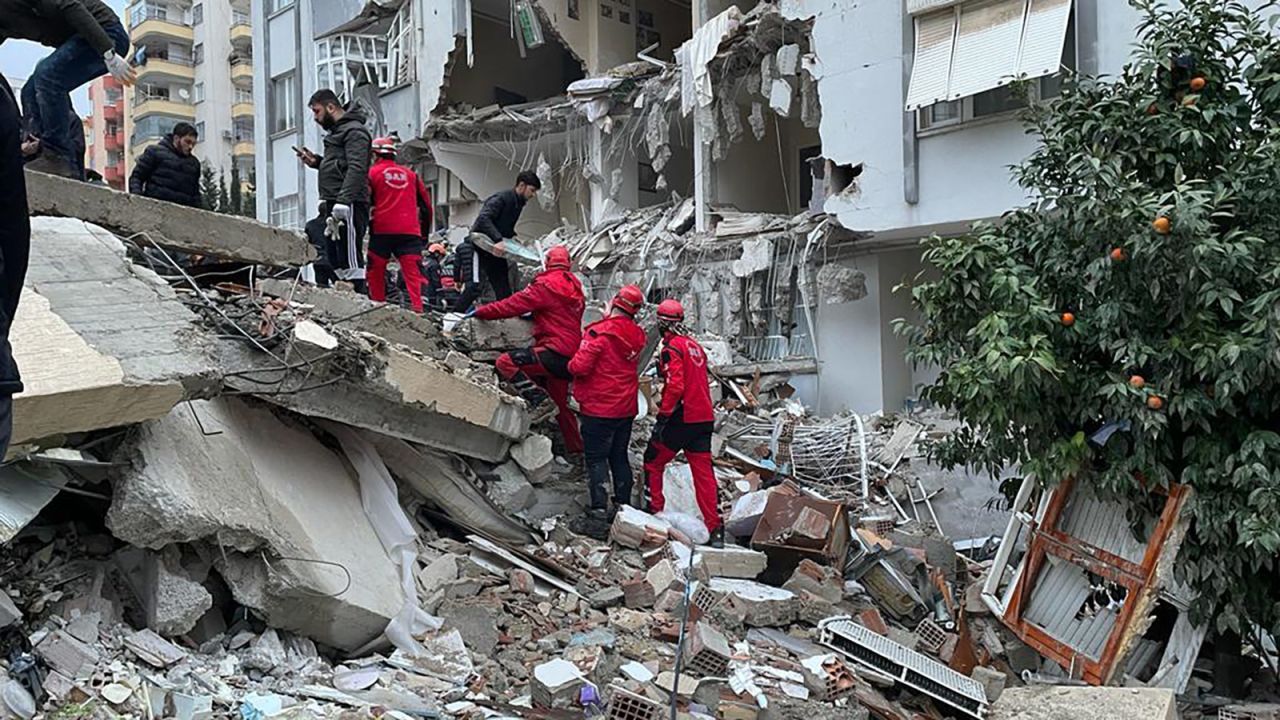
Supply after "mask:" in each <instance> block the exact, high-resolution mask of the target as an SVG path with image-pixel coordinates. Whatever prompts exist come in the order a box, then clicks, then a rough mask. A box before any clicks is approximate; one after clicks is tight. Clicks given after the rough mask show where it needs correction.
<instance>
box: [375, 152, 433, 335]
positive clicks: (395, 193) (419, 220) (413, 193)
mask: <svg viewBox="0 0 1280 720" xmlns="http://www.w3.org/2000/svg"><path fill="white" fill-rule="evenodd" d="M373 154H374V157H375V158H376V160H375V161H374V163H373V166H372V167H370V168H369V201H370V204H371V205H372V208H373V209H372V214H371V215H370V218H369V272H368V275H369V299H370V300H374V301H376V302H386V300H387V261H388V260H389V259H391V257H393V256H394V257H396V258H397V259H398V260H399V261H400V274H401V275H402V276H403V277H404V284H405V290H406V292H408V294H409V305H410V307H412V308H413V311H414V312H422V271H421V268H420V267H419V263H420V262H422V236H423V234H424V233H423V221H424V220H425V223H426V229H427V230H428V231H429V230H430V229H431V194H430V193H429V192H427V186H426V185H423V184H422V179H421V178H419V177H418V174H417V173H415V172H414V171H413V170H411V169H409V168H407V167H405V166H404V165H401V164H400V163H398V162H396V141H395V139H394V138H389V137H380V138H378V139H377V140H374V141H373ZM422 208H425V209H426V213H425V217H424V216H423V215H420V211H421V210H422Z"/></svg>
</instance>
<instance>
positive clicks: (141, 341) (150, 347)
mask: <svg viewBox="0 0 1280 720" xmlns="http://www.w3.org/2000/svg"><path fill="white" fill-rule="evenodd" d="M77 185H79V186H83V187H85V188H86V190H92V189H96V188H93V187H92V186H86V185H84V183H77ZM31 244H32V247H34V248H37V249H38V251H37V252H34V253H32V256H31V265H30V268H29V269H28V271H27V280H26V285H25V287H24V288H23V291H22V300H21V304H20V305H19V307H18V313H17V316H16V318H15V319H14V324H13V328H12V330H11V332H10V335H9V339H10V341H11V342H12V343H13V350H14V358H15V360H16V361H17V363H18V367H19V369H20V370H21V371H22V376H23V381H24V383H25V385H26V390H25V391H24V392H22V393H21V394H19V395H17V396H15V398H14V435H13V442H14V444H21V443H25V442H30V441H34V440H39V439H42V438H47V437H51V436H54V435H60V434H66V433H72V432H83V431H87V430H96V429H100V428H106V427H116V426H120V425H131V424H134V423H138V422H141V421H143V420H151V419H154V418H158V417H162V416H164V415H165V414H166V413H168V412H169V410H170V409H171V408H172V407H173V406H174V405H175V404H177V403H178V402H180V401H181V400H183V399H184V398H190V397H207V396H209V395H212V394H213V393H214V392H215V391H216V390H217V388H218V382H219V380H218V372H217V370H216V368H215V367H214V365H213V363H212V361H211V359H210V355H209V346H208V345H207V343H206V341H205V340H204V339H203V337H202V336H201V333H200V330H199V328H198V327H197V326H196V324H195V323H196V320H197V319H196V316H195V315H194V314H193V313H192V312H191V311H189V310H188V309H187V308H186V307H185V306H184V305H183V304H182V302H181V301H179V300H178V298H177V295H176V294H175V293H174V292H173V290H172V289H171V288H170V287H169V286H168V285H167V284H166V283H164V282H163V281H162V280H161V279H160V278H159V277H158V276H157V275H156V274H155V273H153V272H151V271H150V270H148V269H147V268H144V267H141V266H137V265H134V264H132V263H130V262H129V260H128V259H127V258H126V257H125V249H124V245H123V244H122V243H121V242H120V241H119V240H118V239H117V238H116V237H115V236H113V235H112V234H111V233H109V232H107V231H106V230H103V229H102V228H100V227H95V226H93V225H90V224H87V223H84V222H82V221H80V220H75V219H71V218H47V217H36V218H32V219H31Z"/></svg>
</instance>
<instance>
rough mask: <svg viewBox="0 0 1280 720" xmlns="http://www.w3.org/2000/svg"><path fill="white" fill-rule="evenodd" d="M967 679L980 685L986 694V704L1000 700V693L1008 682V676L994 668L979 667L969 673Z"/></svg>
mask: <svg viewBox="0 0 1280 720" xmlns="http://www.w3.org/2000/svg"><path fill="white" fill-rule="evenodd" d="M969 677H971V678H973V679H974V680H977V681H978V682H980V683H982V689H983V690H984V691H985V692H986V693H987V702H995V701H997V700H999V699H1000V695H1001V693H1003V692H1004V686H1005V683H1007V682H1008V681H1009V676H1007V675H1005V674H1004V673H1003V672H1000V671H999V670H997V669H995V668H989V667H984V666H982V665H979V666H977V667H975V668H974V669H973V672H971V673H969Z"/></svg>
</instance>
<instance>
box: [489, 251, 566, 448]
mask: <svg viewBox="0 0 1280 720" xmlns="http://www.w3.org/2000/svg"><path fill="white" fill-rule="evenodd" d="M544 262H545V265H546V269H545V270H543V271H542V272H541V273H539V274H538V276H537V277H535V278H534V279H533V282H531V283H529V285H528V287H526V288H524V289H523V290H521V291H520V292H518V293H516V294H515V295H512V296H511V297H509V298H506V299H505V300H498V301H497V302H492V303H489V304H487V305H481V306H480V307H478V308H476V309H475V311H474V314H475V317H476V318H477V319H479V320H502V319H504V318H513V317H519V316H521V315H525V314H530V313H531V314H532V315H533V345H532V346H530V347H527V348H523V349H520V350H512V351H510V352H505V353H503V354H501V355H499V356H498V359H497V360H496V361H495V362H494V366H495V367H496V368H497V370H498V374H499V375H501V376H502V378H503V379H504V380H506V381H507V382H509V383H511V384H512V385H513V386H515V388H516V390H517V391H518V392H519V393H520V396H521V397H523V398H524V399H525V401H526V402H528V403H529V405H530V407H531V408H534V409H536V408H538V407H539V406H540V405H542V404H543V403H544V402H545V401H546V399H547V396H550V398H551V401H552V402H553V403H555V407H556V410H557V412H556V422H557V423H558V424H559V425H560V432H561V434H562V435H563V436H564V446H565V450H566V451H567V452H568V453H571V454H577V453H581V452H582V450H583V448H582V435H581V434H580V433H579V431H578V419H577V418H575V417H574V416H573V411H572V410H571V409H570V408H569V381H570V380H572V378H573V376H572V375H570V374H569V360H570V358H572V357H574V353H576V352H578V346H579V345H580V344H581V342H582V312H583V310H585V309H586V296H585V295H583V292H582V283H581V282H580V281H579V280H578V278H577V277H576V276H575V275H574V274H573V273H572V272H570V270H569V268H570V261H569V251H568V250H566V249H565V247H564V246H563V245H556V246H555V247H552V248H551V249H549V250H547V255H546V258H545V261H544Z"/></svg>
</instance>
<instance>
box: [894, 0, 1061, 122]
mask: <svg viewBox="0 0 1280 720" xmlns="http://www.w3.org/2000/svg"><path fill="white" fill-rule="evenodd" d="M1053 1H1056V0H967V1H966V2H956V3H955V4H953V5H950V6H949V7H946V8H945V9H941V10H936V9H934V7H936V4H933V5H931V4H929V3H923V5H924V6H925V7H927V8H928V10H925V11H921V12H917V13H914V14H909V15H908V18H907V21H908V22H910V23H911V27H910V30H911V34H912V38H913V40H912V43H913V52H912V56H913V66H912V68H911V75H910V80H909V81H908V87H907V96H906V110H907V111H908V112H910V111H916V112H917V117H919V116H920V114H919V111H920V110H926V109H928V108H929V107H930V106H932V105H934V104H937V103H942V102H956V101H961V100H965V101H969V100H971V98H973V97H974V96H975V95H980V94H983V93H985V92H990V91H993V90H996V89H998V88H1001V87H1004V86H1006V85H1008V84H1010V83H1012V82H1013V81H1014V80H1015V79H1039V78H1043V77H1045V76H1052V75H1053V74H1054V72H1055V70H1054V69H1050V68H1047V67H1044V66H1040V67H1033V68H1028V67H1026V65H1027V53H1028V52H1031V53H1034V52H1035V51H1036V50H1037V49H1041V46H1042V45H1043V44H1044V43H1045V42H1058V43H1060V44H1059V45H1058V58H1059V61H1060V62H1059V67H1061V65H1062V63H1061V59H1062V56H1063V54H1064V52H1066V50H1067V48H1068V47H1070V48H1071V49H1072V52H1071V56H1072V57H1073V58H1074V56H1075V52H1074V33H1073V29H1074V22H1073V21H1074V19H1075V6H1074V3H1073V2H1072V1H1071V0H1066V3H1067V7H1066V10H1067V19H1066V25H1065V27H1064V28H1063V31H1062V33H1061V35H1059V34H1058V33H1056V32H1054V33H1051V34H1049V35H1047V36H1046V35H1045V32H1044V31H1045V27H1043V26H1042V25H1043V24H1044V23H1046V22H1048V21H1056V18H1054V17H1047V16H1044V15H1041V16H1037V15H1036V8H1037V6H1038V5H1039V4H1044V3H1047V2H1053ZM1002 5H1003V6H1008V8H1007V9H1008V10H1009V11H1013V10H1015V8H1016V6H1018V5H1021V20H1020V21H1018V30H1017V39H1016V41H1014V42H1013V43H1009V42H1000V43H996V42H993V41H992V39H991V37H990V36H991V35H992V33H994V32H996V30H998V28H995V27H994V26H993V27H992V28H987V29H986V30H985V31H983V33H977V32H974V33H970V35H969V37H968V39H967V41H966V42H962V41H965V40H966V38H965V37H962V34H961V29H962V26H963V24H964V20H965V18H966V13H974V12H979V11H982V10H994V9H996V8H998V7H1000V6H1002ZM948 16H950V25H951V38H950V41H949V43H948V44H947V46H946V49H945V52H946V60H945V62H942V60H941V58H935V62H934V64H941V66H940V67H938V68H931V69H930V70H929V71H922V69H921V68H922V67H923V65H921V64H920V63H919V60H920V56H922V55H923V54H924V53H922V52H921V48H920V43H919V39H920V37H921V29H922V26H923V25H924V24H926V23H929V22H931V21H932V22H937V21H943V20H946V19H947V17H948ZM1046 17H1047V20H1046ZM1036 23H1040V25H1037V24H1036ZM983 35H986V36H987V37H985V38H984V37H982V36H983ZM1069 42H1070V45H1068V43H1069ZM983 44H986V45H990V46H991V47H988V48H986V50H985V51H984V52H980V53H978V54H980V55H982V56H983V57H987V56H989V55H990V54H991V53H993V52H998V51H1003V52H1005V53H1008V54H1009V58H1008V63H1007V67H1005V68H1003V69H1007V70H1008V71H1009V72H1007V73H1003V74H1002V75H1001V76H1000V77H999V78H998V79H997V80H996V82H995V84H994V85H992V84H991V80H990V79H989V78H988V79H982V78H981V77H979V79H977V80H975V79H973V78H969V77H967V76H966V75H965V72H967V73H968V74H969V75H973V74H978V75H979V76H981V75H983V74H984V73H988V74H989V72H990V70H989V69H987V68H983V67H981V63H978V64H974V63H970V64H969V65H965V64H964V63H963V61H962V64H961V68H960V72H958V71H957V66H956V63H957V48H958V47H960V46H961V45H964V47H965V48H968V50H967V52H977V50H980V49H981V46H982V45H983ZM1010 45H1012V47H1010ZM1073 64H1074V63H1073ZM943 66H944V67H945V73H946V77H945V80H943V79H942V78H940V77H939V76H938V74H939V73H940V72H941V71H942V67H943ZM940 80H941V81H942V82H941V86H942V87H944V88H945V90H943V91H942V93H941V95H940V96H936V97H935V96H927V97H917V95H918V93H913V92H912V90H913V89H918V88H919V87H921V86H922V85H938V84H939V81H940ZM957 83H958V84H959V85H960V88H959V89H957V88H956V85H957ZM935 94H936V92H935ZM966 105H970V106H971V105H972V103H971V102H969V103H966ZM970 117H972V116H970Z"/></svg>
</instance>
